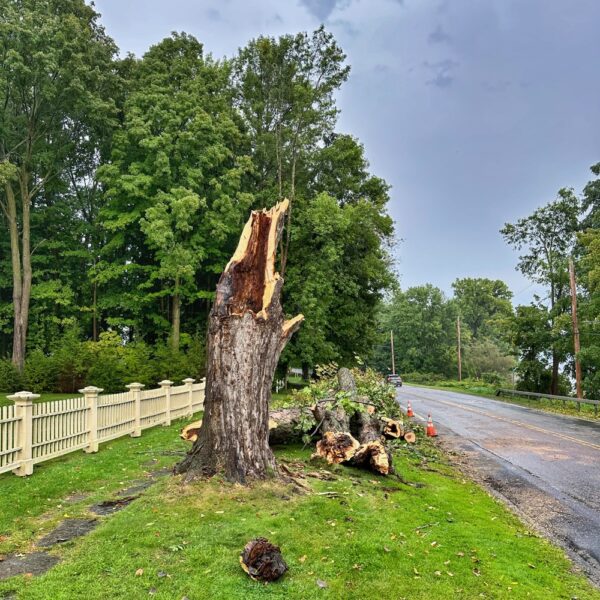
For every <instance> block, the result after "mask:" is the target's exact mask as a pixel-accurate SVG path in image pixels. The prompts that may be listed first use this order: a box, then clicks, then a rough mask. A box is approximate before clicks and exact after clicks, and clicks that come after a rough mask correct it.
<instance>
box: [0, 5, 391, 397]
mask: <svg viewBox="0 0 600 600" xmlns="http://www.w3.org/2000/svg"><path fill="white" fill-rule="evenodd" d="M348 73H349V66H348V65H347V63H346V56H345V55H344V53H343V52H342V50H341V48H340V47H339V46H338V44H337V42H336V41H335V39H334V38H333V36H332V35H331V34H330V33H328V32H327V31H325V30H324V29H323V28H320V29H318V30H316V31H314V32H313V33H310V34H308V33H299V34H296V35H284V36H281V37H279V38H270V37H259V38H257V39H255V40H252V41H250V42H249V43H248V44H247V45H246V46H245V47H244V48H242V49H241V50H240V51H239V53H238V54H237V55H236V56H235V57H233V58H231V59H223V60H216V59H214V58H212V57H211V56H210V55H208V54H206V52H205V50H204V48H203V45H202V44H201V42H200V41H198V40H197V39H195V38H194V37H193V36H191V35H188V34H185V33H174V34H172V35H171V36H170V37H168V38H166V39H164V40H162V41H161V42H159V43H158V44H156V45H154V46H152V47H151V48H150V49H149V50H148V51H147V52H146V53H145V54H144V56H143V57H141V58H136V57H134V56H131V55H129V56H126V57H124V58H120V57H119V56H118V49H117V47H116V45H115V43H114V41H113V40H112V39H111V38H110V37H109V35H108V34H107V33H106V32H105V30H104V28H103V27H102V25H101V23H100V20H99V15H98V14H97V13H96V12H95V9H94V7H93V6H90V5H87V4H86V3H85V2H84V1H83V0H19V1H17V0H0V100H1V104H0V210H1V215H2V217H1V219H2V229H1V230H0V262H1V263H2V269H1V271H0V355H2V356H4V357H6V360H4V361H3V363H2V365H1V372H0V376H1V377H3V381H4V384H3V385H1V386H0V387H5V388H7V387H8V386H9V385H10V386H11V387H10V388H8V389H12V387H14V386H15V385H17V381H19V382H21V383H22V384H23V385H29V387H37V388H45V389H61V390H65V391H70V390H72V389H75V388H76V387H77V386H79V385H82V384H84V383H86V382H88V381H90V382H92V383H96V384H99V380H102V381H103V382H104V385H109V386H110V385H111V384H110V378H109V377H107V376H106V377H105V376H104V374H102V375H101V374H99V373H98V372H95V371H94V369H95V367H94V361H95V358H94V357H97V355H98V353H100V354H101V356H102V357H103V358H102V362H103V364H104V365H105V367H106V369H107V371H112V372H117V371H118V372H121V371H120V370H118V369H117V363H118V364H121V365H122V364H124V362H126V361H129V364H130V365H142V364H152V365H153V367H152V368H150V369H146V370H145V371H144V370H143V369H141V367H136V369H137V371H136V370H135V369H134V372H135V373H140V375H139V376H138V377H139V378H144V377H145V378H146V379H147V380H148V381H150V380H152V379H156V378H157V377H168V376H174V375H175V374H180V373H182V372H183V371H184V370H187V374H188V375H199V374H201V372H202V368H203V350H202V344H203V340H204V332H205V327H206V322H207V315H208V312H209V310H210V306H211V302H212V299H213V296H214V291H215V286H216V282H217V280H218V277H219V275H220V273H221V271H222V269H223V267H224V266H225V264H226V262H227V260H228V259H229V257H230V255H231V253H232V251H233V249H234V247H235V244H236V242H237V238H238V236H239V233H240V231H241V228H242V226H243V223H244V222H245V220H246V219H247V217H248V213H249V211H250V210H251V209H256V208H262V207H264V206H271V205H273V204H274V203H275V202H276V201H277V200H279V199H280V198H282V197H288V198H289V199H290V201H291V211H290V214H289V217H288V221H287V223H286V228H285V232H284V236H283V240H282V243H281V248H280V257H281V262H280V265H279V268H280V271H281V272H282V273H283V274H284V276H285V278H286V285H285V288H284V289H285V298H284V307H285V310H286V311H287V312H289V313H290V314H291V313H293V314H296V313H298V312H302V313H304V314H305V316H306V321H305V324H304V326H303V327H302V329H301V331H300V333H299V335H297V336H295V337H294V339H293V342H292V343H291V344H290V345H289V346H288V349H286V353H285V355H284V357H283V361H284V363H286V364H288V363H294V364H296V365H300V364H302V365H304V366H305V368H307V367H308V366H309V365H314V364H316V363H319V362H326V361H330V360H337V361H340V362H348V361H350V360H352V357H353V356H354V355H355V354H362V355H366V354H368V353H369V352H370V350H371V348H372V346H373V344H374V343H375V340H376V339H377V325H376V321H377V320H376V311H377V309H378V305H379V302H380V299H381V297H382V294H383V292H384V290H385V289H386V288H388V287H390V285H391V284H392V282H393V275H392V272H391V267H390V257H389V248H390V244H391V242H392V238H393V223H392V220H391V218H390V217H389V215H388V214H387V203H388V200H389V195H388V191H389V186H388V185H387V184H386V182H385V181H383V180H382V179H380V178H378V177H376V176H374V175H373V174H371V172H370V170H369V164H368V162H367V160H366V158H365V152H364V148H363V146H362V144H361V143H360V142H359V141H358V140H357V139H355V138H354V137H352V136H350V135H347V134H344V133H341V132H339V131H337V129H336V126H337V117H338V113H339V109H338V108H337V106H336V102H335V94H336V92H337V91H338V90H339V89H340V87H341V86H342V85H343V84H344V82H345V81H346V79H347V77H348ZM94 344H100V346H98V347H97V348H98V350H95V348H96V346H94ZM66 347H68V348H69V352H64V348H66ZM111 352H112V354H111ZM136 353H137V354H136ZM109 354H110V355H111V356H113V358H114V360H115V361H117V363H114V364H113V362H111V361H112V359H111V360H108V358H107V357H108V355H109ZM188 358H189V359H190V361H191V362H190V361H188ZM59 359H60V360H59ZM52 361H54V362H53V363H52ZM119 361H120V362H119ZM108 365H112V366H111V367H109V366H108ZM115 369H117V371H115ZM192 370H193V371H194V372H190V371H192ZM9 378H12V379H11V380H10V383H7V382H8V381H9ZM92 380H93V381H92ZM117 380H118V377H116V378H115V381H117ZM112 385H113V386H114V385H117V384H116V383H113V384H112ZM118 385H120V383H119V384H118Z"/></svg>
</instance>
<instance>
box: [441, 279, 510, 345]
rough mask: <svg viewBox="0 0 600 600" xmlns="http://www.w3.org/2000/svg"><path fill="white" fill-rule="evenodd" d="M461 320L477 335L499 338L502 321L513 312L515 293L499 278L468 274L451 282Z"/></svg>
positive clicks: (476, 336) (474, 335) (477, 336)
mask: <svg viewBox="0 0 600 600" xmlns="http://www.w3.org/2000/svg"><path fill="white" fill-rule="evenodd" d="M452 289H453V290H454V299H455V301H456V304H457V307H458V310H459V313H460V316H461V319H462V322H463V323H464V324H465V325H466V326H467V327H469V329H470V330H471V333H472V335H473V337H474V338H479V337H484V336H490V335H492V336H494V337H497V333H498V326H499V322H500V321H501V320H502V319H504V318H506V317H509V316H510V315H512V304H511V298H512V292H511V291H510V289H509V288H508V286H507V285H506V283H504V282H503V281H500V280H499V279H486V278H484V277H476V278H471V277H465V278H463V279H457V280H455V281H454V283H453V284H452Z"/></svg>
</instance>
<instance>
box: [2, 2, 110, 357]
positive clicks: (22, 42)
mask: <svg viewBox="0 0 600 600" xmlns="http://www.w3.org/2000/svg"><path fill="white" fill-rule="evenodd" d="M115 52H116V47H115V45H114V43H113V42H112V40H111V39H110V38H109V37H108V36H107V35H106V34H105V32H104V29H103V28H102V27H101V25H100V24H99V23H98V14H97V13H96V12H95V11H94V9H93V8H92V7H91V6H88V5H86V4H85V2H84V1H83V0H19V1H16V0H2V1H1V2H0V106H1V107H2V108H1V109H0V162H1V163H2V164H3V168H2V173H1V175H0V177H1V179H2V181H1V184H2V194H1V195H0V208H1V210H2V214H3V217H4V222H5V225H6V228H7V232H8V237H9V240H10V255H11V270H12V303H13V345H12V359H13V363H14V364H15V365H16V366H17V367H18V368H19V369H22V368H23V364H24V360H25V349H26V344H27V332H28V325H29V316H30V314H29V313H30V300H31V293H32V282H33V278H34V269H33V265H32V252H33V247H32V239H33V237H34V236H35V231H32V220H33V219H34V217H35V214H36V213H37V212H39V211H41V210H43V208H44V198H45V197H46V196H47V195H48V194H49V189H50V188H51V187H52V186H53V185H55V183H56V180H59V179H60V178H61V177H63V176H64V174H65V169H66V162H67V160H68V157H69V156H70V155H72V154H74V153H75V152H76V151H77V148H78V147H79V146H80V145H81V141H82V139H83V136H85V135H86V131H88V130H89V129H90V128H92V129H93V128H102V127H104V126H105V125H106V123H107V121H110V120H111V119H112V118H113V116H114V102H113V100H112V98H111V97H110V95H109V94H107V93H106V92H107V91H108V90H109V89H110V87H111V79H112V76H113V70H112V61H113V58H114V55H115Z"/></svg>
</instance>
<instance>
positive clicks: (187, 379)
mask: <svg viewBox="0 0 600 600" xmlns="http://www.w3.org/2000/svg"><path fill="white" fill-rule="evenodd" d="M194 381H196V380H195V379H194V378H193V377H186V378H185V379H184V380H183V383H194Z"/></svg>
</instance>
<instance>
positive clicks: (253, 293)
mask: <svg viewBox="0 0 600 600" xmlns="http://www.w3.org/2000/svg"><path fill="white" fill-rule="evenodd" d="M288 205H289V202H288V201H287V200H284V201H283V202H280V203H279V204H277V205H276V206H275V207H273V208H272V209H270V210H261V211H253V212H252V214H251V216H250V219H249V220H248V222H247V223H246V226H245V227H244V231H243V232H242V235H241V237H240V241H239V243H238V247H237V249H236V251H235V253H234V255H233V256H232V258H231V260H230V261H229V263H228V264H227V266H226V267H225V271H223V274H222V275H221V278H220V280H219V283H218V284H217V295H216V299H215V302H214V304H213V307H212V310H211V312H210V316H209V324H208V340H207V375H206V398H205V402H204V418H203V421H202V426H201V428H200V432H199V435H198V439H197V440H196V442H195V443H194V445H193V447H192V449H191V450H190V452H189V453H188V455H187V456H186V458H185V459H184V460H183V461H182V462H181V463H179V464H178V465H177V466H176V469H175V470H176V472H178V473H186V481H188V480H191V479H194V478H196V477H199V476H210V475H213V474H215V473H217V472H223V473H224V474H225V477H226V478H227V479H229V480H230V481H235V482H238V483H245V482H247V481H249V480H252V479H264V478H266V477H268V476H269V475H272V474H273V473H274V472H275V458H274V456H273V453H272V451H271V449H270V448H269V401H270V399H271V385H272V382H273V375H274V373H275V367H276V366H277V361H278V360H279V355H280V354H281V351H282V350H283V348H284V346H285V345H286V343H287V342H288V340H289V339H290V337H291V336H292V334H293V333H294V332H295V331H296V330H297V329H298V327H299V326H300V323H301V322H302V320H303V316H302V315H298V316H297V317H295V318H293V319H291V320H289V321H285V320H284V316H283V311H282V308H281V302H280V294H281V288H282V286H283V279H282V278H281V277H280V276H279V273H277V272H276V271H275V254H276V250H277V246H278V241H279V238H280V236H281V230H282V228H283V223H284V217H285V213H286V211H287V210H288Z"/></svg>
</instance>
